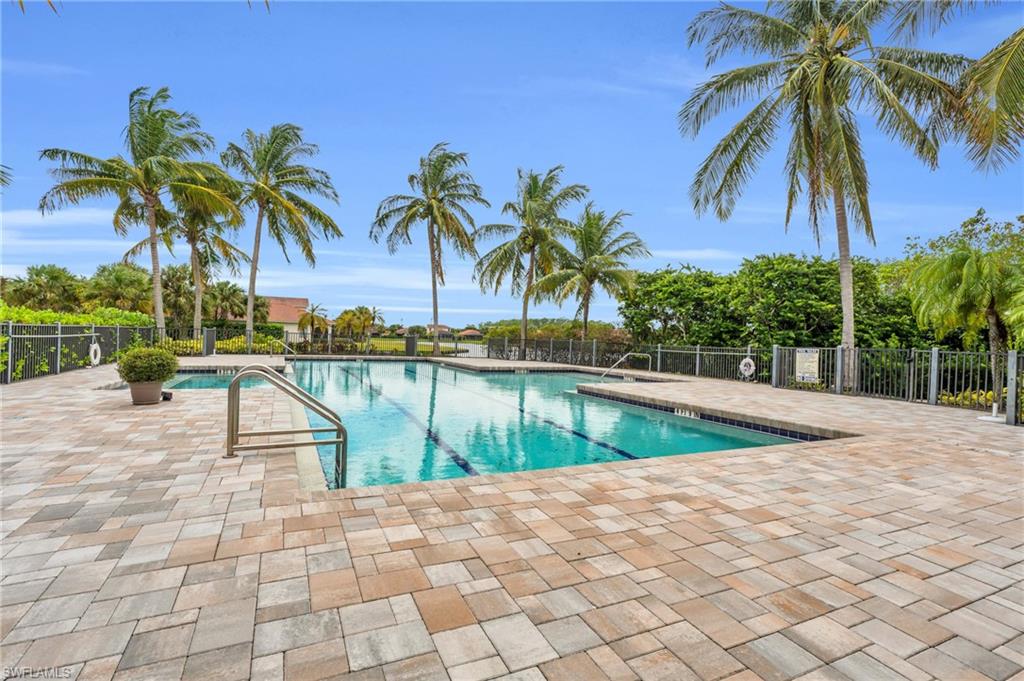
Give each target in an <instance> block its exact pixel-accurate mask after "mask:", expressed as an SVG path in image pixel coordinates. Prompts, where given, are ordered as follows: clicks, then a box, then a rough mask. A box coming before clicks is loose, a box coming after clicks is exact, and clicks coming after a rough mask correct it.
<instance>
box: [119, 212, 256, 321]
mask: <svg viewBox="0 0 1024 681" xmlns="http://www.w3.org/2000/svg"><path fill="white" fill-rule="evenodd" d="M218 217H219V216H217V215H216V214H213V213H209V212H207V211H204V210H196V209H190V208H186V209H184V210H181V211H179V212H178V214H177V215H172V214H169V213H167V212H166V211H162V212H161V215H160V216H159V219H158V222H159V223H160V224H161V225H163V226H162V228H161V237H162V238H163V241H164V245H165V246H166V247H167V250H168V251H169V252H173V250H172V249H173V246H174V240H175V239H177V238H180V239H182V240H183V241H184V242H185V243H186V244H187V245H188V248H189V267H190V270H191V276H192V291H193V300H192V332H193V334H195V337H196V338H198V337H199V333H200V330H201V329H202V326H203V291H204V289H205V287H206V283H207V280H208V279H209V277H210V275H211V274H213V273H214V272H216V271H217V270H218V269H219V268H220V267H221V266H222V265H225V266H227V267H228V269H229V270H230V272H231V273H232V274H237V272H238V264H239V263H240V262H242V261H245V262H248V260H249V256H248V255H247V254H246V253H245V252H244V251H242V250H241V249H239V248H238V247H237V246H235V245H234V244H233V243H231V242H230V241H228V240H227V239H226V238H225V236H224V235H225V233H226V232H227V231H229V230H233V229H236V228H237V226H238V225H237V222H235V221H234V216H231V215H228V216H227V219H225V220H218ZM147 245H148V239H144V240H142V241H140V242H139V243H137V244H135V245H134V246H132V247H131V248H130V249H129V250H128V252H127V253H125V256H124V258H125V260H126V261H127V260H131V259H133V258H135V257H137V256H138V255H139V254H141V253H142V251H143V250H144V249H145V247H146V246H147ZM165 289H166V287H165ZM181 319H184V317H182V318H181Z"/></svg>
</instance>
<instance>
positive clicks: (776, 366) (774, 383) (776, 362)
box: [772, 344, 782, 388]
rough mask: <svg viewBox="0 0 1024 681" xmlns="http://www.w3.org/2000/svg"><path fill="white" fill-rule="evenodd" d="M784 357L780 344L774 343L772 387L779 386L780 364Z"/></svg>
mask: <svg viewBox="0 0 1024 681" xmlns="http://www.w3.org/2000/svg"><path fill="white" fill-rule="evenodd" d="M781 359H782V354H781V353H780V352H779V346H778V345H776V344H772V387H773V388H778V387H779V382H780V381H779V370H780V367H779V364H780V361H781Z"/></svg>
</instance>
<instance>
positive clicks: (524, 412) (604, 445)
mask: <svg viewBox="0 0 1024 681" xmlns="http://www.w3.org/2000/svg"><path fill="white" fill-rule="evenodd" d="M448 385H450V386H454V387H457V388H459V389H460V390H465V391H466V392H468V393H472V394H474V395H477V396H479V397H484V398H486V399H488V400H491V401H492V402H497V403H498V404H500V405H502V406H505V407H512V406H513V405H511V404H509V403H507V402H504V401H502V400H499V399H497V398H494V397H491V396H490V395H485V394H484V393H478V392H476V391H475V390H468V389H467V388H466V387H465V386H461V385H460V386H456V385H455V384H454V383H448ZM514 408H515V409H518V410H519V413H520V414H522V415H524V416H529V417H530V418H534V419H537V420H538V421H543V422H544V423H546V424H548V425H549V426H553V427H555V428H557V429H559V430H561V431H563V432H566V433H570V434H572V435H575V436H576V437H578V438H581V439H583V440H586V441H587V442H589V443H590V444H593V445H597V446H598V447H602V448H604V449H607V450H608V451H610V452H614V453H615V454H618V455H619V456H621V457H622V458H624V459H629V460H631V461H635V460H637V459H640V458H642V457H639V456H637V455H636V454H633V453H632V452H628V451H626V450H625V449H623V448H622V447H616V446H615V445H613V444H611V443H610V442H605V441H604V440H598V439H597V438H593V437H590V436H589V435H587V434H586V433H584V432H582V431H579V430H576V429H575V428H571V427H569V426H563V425H562V424H561V423H558V422H557V421H553V420H551V419H549V418H548V417H546V416H541V415H540V414H538V413H536V412H532V411H528V410H527V409H524V408H523V407H520V406H519V405H518V404H517V405H514Z"/></svg>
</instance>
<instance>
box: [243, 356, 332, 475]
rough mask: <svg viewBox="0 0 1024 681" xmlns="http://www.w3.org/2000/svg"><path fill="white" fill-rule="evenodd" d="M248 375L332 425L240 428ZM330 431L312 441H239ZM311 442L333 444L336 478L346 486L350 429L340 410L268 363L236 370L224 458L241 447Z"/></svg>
mask: <svg viewBox="0 0 1024 681" xmlns="http://www.w3.org/2000/svg"><path fill="white" fill-rule="evenodd" d="M249 376H253V377H257V378H262V379H264V380H265V381H267V382H268V383H270V384H271V385H272V386H274V387H275V388H277V389H278V390H280V391H281V392H283V393H284V394H285V395H287V396H288V397H290V398H292V399H293V400H295V401H296V402H298V403H299V404H301V405H302V406H303V407H306V408H307V409H311V410H312V411H313V412H315V413H316V414H317V415H319V416H321V417H323V418H324V419H326V420H327V421H328V422H329V423H330V424H331V425H329V426H324V427H320V428H285V429H277V430H248V431H239V429H238V428H239V425H238V423H239V418H238V417H239V410H240V399H241V388H242V379H244V378H246V377H249ZM330 432H333V433H334V434H335V437H333V438H330V439H326V440H314V441H313V442H312V443H306V442H298V441H295V440H289V441H287V442H261V443H250V444H240V440H241V438H243V437H266V436H269V435H300V434H312V433H330ZM309 444H313V445H331V444H333V445H334V480H335V483H336V484H337V486H338V487H339V488H341V487H344V486H345V481H346V476H347V472H348V431H347V430H346V429H345V426H343V425H342V423H341V419H340V418H339V417H338V414H337V413H336V412H334V411H333V410H332V409H330V408H329V407H328V406H327V405H325V404H324V403H323V402H321V401H320V400H318V399H316V398H315V397H313V396H312V395H310V394H309V393H308V392H306V391H305V390H303V389H302V388H300V387H299V386H297V385H295V384H294V383H291V382H289V381H287V380H285V379H284V378H282V377H281V375H280V374H278V373H277V372H276V371H274V370H273V369H271V368H270V367H268V366H267V365H266V364H250V365H248V366H246V367H243V368H242V369H241V370H240V371H239V372H238V373H237V374H235V377H234V378H233V379H231V385H230V386H228V437H227V453H226V454H225V455H224V458H226V459H230V458H233V457H235V456H237V454H236V453H235V452H241V451H253V450H257V449H277V448H282V447H297V446H306V445H309Z"/></svg>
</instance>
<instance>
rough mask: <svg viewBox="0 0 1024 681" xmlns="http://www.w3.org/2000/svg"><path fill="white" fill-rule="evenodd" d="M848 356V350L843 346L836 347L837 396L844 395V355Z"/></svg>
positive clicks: (835, 389)
mask: <svg viewBox="0 0 1024 681" xmlns="http://www.w3.org/2000/svg"><path fill="white" fill-rule="evenodd" d="M845 354H846V348H844V347H843V346H842V345H837V346H836V385H835V388H834V391H835V393H836V395H842V394H843V361H844V360H845V357H844V355H845Z"/></svg>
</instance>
